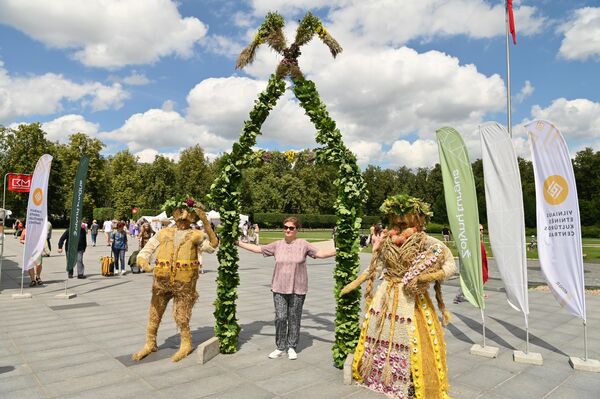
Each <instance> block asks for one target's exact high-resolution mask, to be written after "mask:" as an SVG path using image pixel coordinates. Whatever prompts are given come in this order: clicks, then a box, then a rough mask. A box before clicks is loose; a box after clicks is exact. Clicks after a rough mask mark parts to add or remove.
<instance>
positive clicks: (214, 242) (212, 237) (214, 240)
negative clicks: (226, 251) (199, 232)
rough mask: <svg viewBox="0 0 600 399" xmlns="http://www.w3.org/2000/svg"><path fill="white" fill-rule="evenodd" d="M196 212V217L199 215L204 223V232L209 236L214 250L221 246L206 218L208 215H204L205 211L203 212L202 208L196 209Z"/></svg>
mask: <svg viewBox="0 0 600 399" xmlns="http://www.w3.org/2000/svg"><path fill="white" fill-rule="evenodd" d="M194 210H195V211H196V215H198V217H199V218H200V220H201V221H202V224H203V225H204V232H205V233H206V234H207V235H208V241H209V242H210V246H211V247H213V248H217V246H218V245H219V239H218V238H217V235H216V234H215V232H214V231H213V229H212V227H211V225H210V222H209V221H208V218H207V217H206V213H204V210H202V208H194Z"/></svg>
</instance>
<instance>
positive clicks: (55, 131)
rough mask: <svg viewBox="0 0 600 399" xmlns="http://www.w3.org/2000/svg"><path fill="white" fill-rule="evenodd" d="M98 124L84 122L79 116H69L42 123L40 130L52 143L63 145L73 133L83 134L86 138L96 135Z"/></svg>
mask: <svg viewBox="0 0 600 399" xmlns="http://www.w3.org/2000/svg"><path fill="white" fill-rule="evenodd" d="M99 127H100V125H99V124H98V123H93V122H89V121H87V120H85V118H84V117H83V116H81V115H75V114H69V115H63V116H61V117H59V118H56V119H54V120H51V121H49V122H44V123H42V130H44V131H45V132H46V133H48V138H49V139H50V140H53V141H59V142H61V143H65V142H67V141H68V139H69V136H70V135H72V134H75V133H85V134H87V135H88V136H91V137H93V136H95V135H96V133H98V128H99Z"/></svg>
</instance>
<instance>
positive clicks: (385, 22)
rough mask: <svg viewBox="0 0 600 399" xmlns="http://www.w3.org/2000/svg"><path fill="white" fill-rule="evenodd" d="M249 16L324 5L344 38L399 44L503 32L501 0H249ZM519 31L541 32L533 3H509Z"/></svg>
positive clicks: (337, 33) (336, 31)
mask: <svg viewBox="0 0 600 399" xmlns="http://www.w3.org/2000/svg"><path fill="white" fill-rule="evenodd" d="M252 4H253V7H254V13H255V15H259V16H262V15H264V14H266V12H267V11H270V10H280V12H282V13H283V14H291V15H294V16H299V15H297V14H298V12H299V11H301V10H306V9H315V8H325V7H328V8H329V12H328V15H327V18H326V19H327V20H329V21H333V22H332V23H327V25H328V30H330V32H331V33H332V34H333V35H334V36H335V37H336V38H337V39H338V40H341V41H342V42H344V43H350V42H351V40H353V41H358V42H362V43H363V44H364V45H382V44H392V45H394V46H400V45H403V44H406V43H407V42H408V41H409V40H411V39H416V38H423V39H430V38H432V37H434V36H449V35H467V36H469V37H472V38H475V39H484V38H491V37H495V36H501V35H504V33H505V27H504V3H503V2H495V5H492V4H490V3H489V2H488V1H483V0H456V1H451V2H449V1H447V0H420V1H410V2H409V1H364V0H335V1H324V0H277V1H275V0H254V1H253V2H252ZM514 11H515V20H516V21H517V33H518V34H519V35H532V34H536V33H539V32H541V30H542V28H543V26H544V23H545V21H546V18H545V17H543V16H541V15H539V12H538V10H537V8H536V7H530V6H520V7H515V8H514Z"/></svg>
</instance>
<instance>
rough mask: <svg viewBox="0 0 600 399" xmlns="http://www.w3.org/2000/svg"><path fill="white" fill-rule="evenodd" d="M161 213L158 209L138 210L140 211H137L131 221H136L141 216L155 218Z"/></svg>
mask: <svg viewBox="0 0 600 399" xmlns="http://www.w3.org/2000/svg"><path fill="white" fill-rule="evenodd" d="M161 212H162V211H161V210H160V209H150V208H140V209H138V211H137V213H136V214H135V217H134V218H133V219H135V220H136V221H137V220H138V219H139V218H141V217H142V216H156V215H158V214H159V213H161ZM167 216H170V215H167Z"/></svg>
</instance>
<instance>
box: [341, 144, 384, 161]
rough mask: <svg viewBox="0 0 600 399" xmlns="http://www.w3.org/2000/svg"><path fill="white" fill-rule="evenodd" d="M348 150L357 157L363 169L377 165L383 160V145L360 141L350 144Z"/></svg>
mask: <svg viewBox="0 0 600 399" xmlns="http://www.w3.org/2000/svg"><path fill="white" fill-rule="evenodd" d="M348 148H350V151H352V152H353V153H354V154H355V155H356V162H357V163H358V165H359V166H361V167H366V166H367V165H369V164H374V163H375V164H377V163H379V162H381V161H382V160H383V155H384V153H383V147H382V145H381V143H377V142H372V141H364V140H360V141H355V142H353V143H349V144H348Z"/></svg>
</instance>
